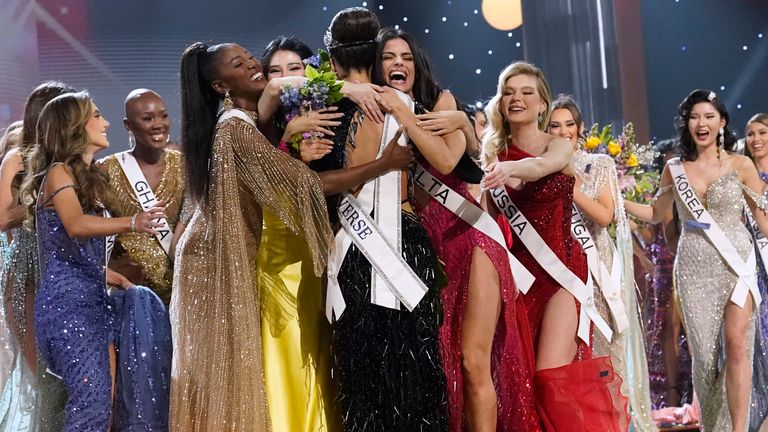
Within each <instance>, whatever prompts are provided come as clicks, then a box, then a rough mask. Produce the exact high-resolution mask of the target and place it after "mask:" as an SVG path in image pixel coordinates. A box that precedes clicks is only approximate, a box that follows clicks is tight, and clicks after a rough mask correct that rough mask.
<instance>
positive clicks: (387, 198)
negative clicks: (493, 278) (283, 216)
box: [325, 92, 428, 321]
mask: <svg viewBox="0 0 768 432" xmlns="http://www.w3.org/2000/svg"><path fill="white" fill-rule="evenodd" d="M398 96H399V97H400V98H401V99H402V100H403V102H405V103H406V105H408V106H409V107H410V108H411V110H412V109H413V106H414V104H413V101H412V100H411V99H410V98H409V97H408V96H407V95H405V94H404V93H400V92H398ZM398 128H399V125H398V124H397V121H396V120H395V118H394V117H393V116H391V115H389V114H388V115H386V116H385V118H384V130H383V132H382V137H381V142H380V144H379V152H378V157H381V155H382V154H383V153H384V149H386V147H387V145H388V144H389V142H390V141H391V140H392V139H393V138H394V136H395V134H396V133H397V129H398ZM407 142H408V138H407V137H406V136H405V134H403V135H402V136H401V137H400V139H399V140H398V141H397V143H396V145H406V144H407ZM400 185H401V172H400V171H390V172H388V173H386V174H384V175H382V176H379V177H377V178H376V179H373V180H370V181H368V182H367V183H366V184H365V185H364V186H363V188H362V190H361V191H360V194H359V195H358V197H357V198H355V197H354V196H353V195H350V194H343V199H342V201H341V203H340V204H339V208H338V213H339V219H340V220H341V222H342V229H341V230H339V232H338V233H337V234H336V238H335V241H334V247H333V250H332V251H331V255H330V257H329V259H328V292H327V294H326V308H325V311H326V316H327V318H328V320H329V321H332V320H333V317H334V316H335V317H336V319H339V318H340V317H341V315H342V314H343V313H344V310H345V309H346V302H345V301H344V296H343V295H342V292H341V287H340V286H339V282H338V274H339V271H340V269H341V265H342V263H343V262H344V258H345V257H346V255H347V251H348V250H349V247H350V246H351V245H352V244H353V243H354V244H355V246H357V247H358V249H360V251H361V252H362V253H363V255H365V257H366V259H367V260H368V261H369V262H370V263H371V266H372V268H373V271H372V272H371V303H373V304H376V305H379V306H383V307H387V308H391V309H399V308H400V304H401V303H402V304H403V305H404V306H405V307H406V308H407V309H408V310H411V311H412V310H413V309H414V308H415V307H416V306H417V305H418V303H419V301H421V299H422V298H423V297H424V295H425V294H426V293H427V290H428V289H427V286H426V285H425V284H424V282H422V281H421V279H419V277H418V275H416V274H415V272H413V270H412V269H411V268H410V266H409V265H408V264H407V263H406V262H405V260H403V258H402V252H401V248H402V228H401V220H402V219H401V217H402V215H401V202H400V201H401V200H400ZM371 213H373V217H371V216H370V215H371Z"/></svg>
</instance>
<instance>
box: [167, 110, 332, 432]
mask: <svg viewBox="0 0 768 432" xmlns="http://www.w3.org/2000/svg"><path fill="white" fill-rule="evenodd" d="M199 174H200V175H210V182H209V190H208V193H207V200H206V202H205V203H203V204H202V205H199V206H197V208H196V210H195V213H194V215H193V216H192V219H191V221H190V223H189V225H188V227H187V229H186V231H185V232H184V235H183V236H182V238H181V239H180V241H179V245H178V247H177V255H176V259H177V261H176V268H175V274H174V295H173V298H172V300H171V307H170V314H171V324H172V326H173V344H174V351H173V355H174V358H173V366H172V383H171V407H170V416H169V419H170V430H173V431H181V432H186V431H195V432H210V431H237V432H246V431H248V432H251V431H256V432H262V431H270V430H271V425H270V420H269V411H268V409H267V398H266V393H265V385H264V366H263V353H262V344H261V305H260V302H259V287H258V286H257V280H258V278H257V277H256V258H257V255H258V250H259V242H260V240H261V230H262V208H268V209H269V210H271V211H272V212H274V213H275V214H277V215H278V216H279V217H280V218H281V219H282V220H283V221H284V222H285V223H286V225H287V226H288V227H289V228H291V229H292V230H293V231H294V232H297V233H299V234H302V235H303V236H304V237H305V238H306V239H307V243H308V248H309V249H310V250H311V251H312V256H313V259H314V269H315V272H316V273H318V274H320V273H322V270H323V267H324V265H325V262H326V259H327V254H328V249H329V247H330V245H331V240H332V235H331V229H330V225H329V222H328V216H327V210H326V206H325V200H324V199H323V193H322V189H321V187H320V181H319V178H318V177H317V175H316V174H315V173H313V172H312V171H310V170H309V169H308V168H307V167H306V166H305V165H304V164H302V163H300V162H299V161H295V160H293V159H291V158H290V157H289V156H288V155H286V154H283V153H281V152H279V151H278V150H276V149H274V148H273V147H272V146H271V145H270V144H269V143H268V142H267V140H266V139H265V138H264V136H263V135H261V133H260V132H258V131H257V130H256V129H255V128H254V127H252V126H250V125H248V124H247V123H244V122H243V121H241V120H239V119H232V120H229V121H227V122H225V123H223V124H222V125H220V126H219V128H218V129H217V131H216V136H215V138H214V143H213V155H212V158H211V165H210V173H199Z"/></svg>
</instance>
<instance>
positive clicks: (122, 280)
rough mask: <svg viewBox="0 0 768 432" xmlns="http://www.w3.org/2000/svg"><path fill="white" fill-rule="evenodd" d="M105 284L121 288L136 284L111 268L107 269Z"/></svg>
mask: <svg viewBox="0 0 768 432" xmlns="http://www.w3.org/2000/svg"><path fill="white" fill-rule="evenodd" d="M107 285H109V286H111V287H116V288H122V289H128V288H131V287H134V286H136V284H135V283H133V282H131V281H129V280H128V278H126V277H125V276H123V275H121V274H120V273H118V272H116V271H114V270H111V269H107Z"/></svg>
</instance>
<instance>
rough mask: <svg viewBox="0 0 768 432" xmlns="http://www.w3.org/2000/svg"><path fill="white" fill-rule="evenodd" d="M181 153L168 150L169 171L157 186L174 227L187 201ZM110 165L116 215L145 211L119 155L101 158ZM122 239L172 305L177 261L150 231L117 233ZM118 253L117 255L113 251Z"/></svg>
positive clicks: (150, 283) (110, 201)
mask: <svg viewBox="0 0 768 432" xmlns="http://www.w3.org/2000/svg"><path fill="white" fill-rule="evenodd" d="M181 162H182V159H181V153H179V152H177V151H175V150H166V151H165V171H164V172H163V177H162V178H161V179H160V184H159V185H158V187H157V188H156V189H157V190H154V191H153V192H154V193H155V196H156V197H157V199H158V200H160V201H164V202H165V215H166V217H167V220H168V225H169V226H170V227H171V229H174V228H175V227H176V224H177V223H178V222H179V220H180V215H181V213H182V207H183V202H184V170H183V168H182V163H181ZM99 163H100V164H103V165H104V167H105V168H106V171H107V175H108V176H109V189H110V193H111V196H110V198H109V199H108V200H107V207H108V208H109V211H110V213H112V216H114V217H123V216H132V215H135V214H136V213H139V212H142V211H143V210H142V208H141V205H140V204H139V200H138V199H137V198H136V195H135V194H134V193H133V189H132V188H131V184H130V183H129V182H128V178H127V177H126V176H125V173H124V172H123V169H122V168H121V167H120V162H118V160H117V157H116V156H115V155H111V156H107V157H106V158H104V159H102V160H101V161H99ZM117 243H119V244H120V245H121V246H122V247H123V249H125V253H127V254H128V256H129V257H130V259H131V260H133V261H134V262H136V263H137V264H139V265H141V267H142V269H143V270H144V283H143V284H142V285H145V286H146V287H147V288H150V289H151V290H152V291H154V292H155V294H157V295H158V297H160V299H161V300H162V301H163V303H165V304H166V305H168V304H169V303H170V301H171V288H172V282H173V262H172V261H171V259H170V258H169V257H168V255H167V254H166V253H165V251H164V250H163V247H162V246H160V243H159V242H158V241H157V239H156V238H155V237H154V236H153V235H151V234H147V233H133V232H128V233H123V234H120V235H118V236H117ZM113 256H114V255H113Z"/></svg>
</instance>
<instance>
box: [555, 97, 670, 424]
mask: <svg viewBox="0 0 768 432" xmlns="http://www.w3.org/2000/svg"><path fill="white" fill-rule="evenodd" d="M548 129H549V133H550V134H552V135H555V136H559V137H562V138H565V139H567V140H569V141H570V142H571V144H573V147H574V150H575V153H574V156H573V163H574V166H575V168H576V174H577V175H576V186H575V188H574V191H573V202H574V204H575V205H576V207H578V209H579V211H580V212H581V214H582V216H583V217H584V222H585V224H586V226H587V229H588V230H589V233H590V235H591V236H592V239H593V240H594V242H595V246H596V249H597V252H598V257H599V259H600V261H602V263H603V264H604V265H605V267H606V269H608V270H609V271H611V272H612V276H617V277H618V278H620V280H621V283H620V286H619V287H618V289H619V290H620V291H619V293H618V294H619V296H620V300H621V303H620V304H619V307H620V308H623V312H621V313H623V314H625V315H626V317H627V320H626V325H627V327H626V328H623V327H622V328H618V326H617V324H616V320H614V319H613V317H612V313H611V310H610V308H609V306H608V302H607V300H606V299H605V297H606V295H604V294H603V292H604V291H602V290H601V286H600V285H598V284H597V283H596V284H595V306H597V310H598V312H599V313H600V315H601V316H602V317H603V319H605V320H606V322H608V323H611V327H612V330H613V338H612V339H611V340H610V341H609V340H607V339H606V338H605V337H604V336H603V335H602V334H601V333H600V332H595V335H594V336H593V341H592V343H593V348H592V349H593V350H594V355H595V356H596V357H600V356H610V357H611V362H612V363H613V367H614V368H615V369H616V373H618V374H619V376H621V378H622V379H623V382H622V386H621V392H622V393H623V394H625V395H626V396H627V397H629V403H630V413H631V415H632V423H633V424H634V425H635V429H637V430H638V431H641V432H648V431H655V430H657V429H656V426H655V425H654V423H653V418H652V417H651V410H652V407H651V395H650V389H649V383H650V381H649V379H648V361H647V359H646V357H645V344H644V343H643V332H642V324H641V323H640V317H639V315H638V313H637V310H638V308H637V295H636V294H635V283H634V282H635V281H634V277H633V272H634V270H633V266H632V237H631V233H630V230H629V223H628V222H627V215H626V213H625V212H624V207H623V203H624V199H623V197H622V196H621V190H620V189H619V180H618V176H617V174H616V164H615V162H614V161H613V159H611V158H610V157H609V156H608V155H604V154H592V153H587V152H586V151H584V150H582V149H580V148H579V140H580V138H581V137H582V136H583V134H584V122H583V121H582V117H581V111H580V110H579V107H578V105H576V102H575V101H574V100H573V99H572V98H571V97H569V96H565V95H560V96H558V98H557V99H555V100H554V102H552V115H551V117H550V121H549V127H548ZM611 222H615V223H616V243H615V244H614V241H613V239H612V238H611V235H610V234H609V233H608V225H609V224H611ZM614 259H617V260H618V263H619V264H618V267H617V269H616V270H612V269H613V267H614V262H613V261H614ZM617 273H618V274H617ZM601 279H603V278H601ZM605 279H608V278H605ZM600 282H603V283H610V281H608V280H606V281H603V280H601V281H600ZM607 295H610V294H607Z"/></svg>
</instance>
